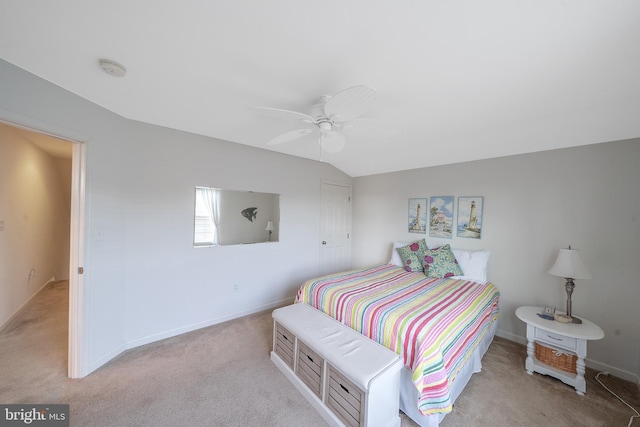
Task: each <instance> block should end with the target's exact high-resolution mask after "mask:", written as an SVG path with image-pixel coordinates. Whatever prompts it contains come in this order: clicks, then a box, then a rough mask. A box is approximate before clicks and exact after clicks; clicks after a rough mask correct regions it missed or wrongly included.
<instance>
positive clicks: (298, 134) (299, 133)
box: [267, 129, 313, 145]
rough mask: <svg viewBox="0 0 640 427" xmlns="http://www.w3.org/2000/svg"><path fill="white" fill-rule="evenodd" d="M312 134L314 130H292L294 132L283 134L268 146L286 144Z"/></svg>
mask: <svg viewBox="0 0 640 427" xmlns="http://www.w3.org/2000/svg"><path fill="white" fill-rule="evenodd" d="M311 132H313V129H297V130H292V131H289V132H286V133H283V134H282V135H280V136H276V137H275V138H273V139H272V140H271V141H269V142H267V145H278V144H282V143H284V142H289V141H293V140H294V139H298V138H302V137H303V136H305V135H309V134H310V133H311Z"/></svg>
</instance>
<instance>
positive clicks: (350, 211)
mask: <svg viewBox="0 0 640 427" xmlns="http://www.w3.org/2000/svg"><path fill="white" fill-rule="evenodd" d="M327 186H333V187H343V188H347V189H349V203H348V211H347V228H348V229H349V236H348V237H347V256H346V261H347V264H349V265H350V264H351V234H352V224H353V221H352V215H353V202H352V198H353V185H351V184H345V183H343V182H335V181H328V180H321V182H320V222H321V223H320V230H319V234H320V240H323V239H324V237H325V236H323V235H322V227H323V225H322V221H323V220H324V218H323V212H324V207H325V189H326V188H327ZM322 250H323V249H322V244H321V245H320V249H319V251H320V252H319V263H318V271H319V273H320V274H326V272H325V271H324V270H325V267H326V266H325V265H324V260H323V254H322Z"/></svg>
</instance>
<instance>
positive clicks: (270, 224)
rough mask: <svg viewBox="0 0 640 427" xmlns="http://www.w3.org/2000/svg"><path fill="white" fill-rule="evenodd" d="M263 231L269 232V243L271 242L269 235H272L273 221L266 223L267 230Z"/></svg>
mask: <svg viewBox="0 0 640 427" xmlns="http://www.w3.org/2000/svg"><path fill="white" fill-rule="evenodd" d="M265 230H266V231H268V232H269V241H271V233H273V221H267V228H265Z"/></svg>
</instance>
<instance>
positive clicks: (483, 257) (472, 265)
mask: <svg viewBox="0 0 640 427" xmlns="http://www.w3.org/2000/svg"><path fill="white" fill-rule="evenodd" d="M396 252H397V251H396ZM451 252H453V256H455V257H456V260H458V265H459V266H460V268H461V269H462V271H463V275H462V276H455V278H456V279H464V280H473V281H474V282H480V283H485V282H486V281H487V263H488V262H489V255H491V252H490V251H489V250H488V249H482V250H479V251H470V250H466V249H455V248H451Z"/></svg>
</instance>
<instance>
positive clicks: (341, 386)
mask: <svg viewBox="0 0 640 427" xmlns="http://www.w3.org/2000/svg"><path fill="white" fill-rule="evenodd" d="M340 388H342V389H343V390H344V391H346V392H347V393H349V389H348V388H346V387H345V386H343V385H342V384H340ZM349 394H351V393H349Z"/></svg>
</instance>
